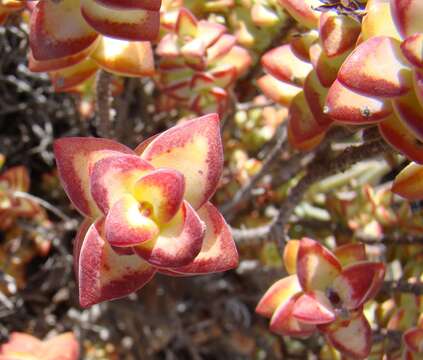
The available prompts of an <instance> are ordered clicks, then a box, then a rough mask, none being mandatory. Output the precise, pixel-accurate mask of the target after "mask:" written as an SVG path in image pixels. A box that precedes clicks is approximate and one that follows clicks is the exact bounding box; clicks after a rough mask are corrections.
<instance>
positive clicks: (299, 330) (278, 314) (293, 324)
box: [270, 294, 316, 337]
mask: <svg viewBox="0 0 423 360" xmlns="http://www.w3.org/2000/svg"><path fill="white" fill-rule="evenodd" d="M299 296H300V294H297V295H294V296H292V297H290V298H287V299H285V301H283V302H281V303H280V304H279V306H278V307H277V309H276V310H275V312H274V313H273V316H272V318H271V320H270V330H271V331H272V332H274V333H276V334H278V335H283V336H299V337H306V336H309V335H311V334H312V333H313V332H314V331H315V330H316V327H315V326H314V325H312V324H305V323H302V322H300V321H298V320H297V319H296V318H295V317H293V316H292V312H293V310H294V307H295V302H296V301H297V299H298V297H299Z"/></svg>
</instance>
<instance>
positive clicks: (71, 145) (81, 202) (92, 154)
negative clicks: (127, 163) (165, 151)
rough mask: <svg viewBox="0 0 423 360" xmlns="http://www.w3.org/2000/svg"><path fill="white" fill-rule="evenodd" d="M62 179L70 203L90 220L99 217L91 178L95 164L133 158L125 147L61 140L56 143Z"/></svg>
mask: <svg viewBox="0 0 423 360" xmlns="http://www.w3.org/2000/svg"><path fill="white" fill-rule="evenodd" d="M53 147H54V154H55V158H56V162H57V167H58V171H59V176H60V178H61V180H62V184H63V187H64V189H65V191H66V194H67V195H68V197H69V199H70V200H71V201H72V203H73V204H74V205H75V207H76V208H77V209H78V210H79V211H80V212H81V213H82V214H85V215H87V216H96V215H98V214H99V213H100V211H99V209H98V207H97V205H96V204H95V202H94V200H93V198H92V197H91V193H90V175H91V171H92V167H93V166H94V164H95V163H96V162H97V161H99V160H101V159H103V158H105V157H107V156H113V155H119V154H120V153H124V154H133V151H132V150H131V149H129V148H127V147H126V146H124V145H122V144H119V143H117V142H115V141H112V140H107V139H98V138H90V137H85V138H79V137H70V138H61V139H58V140H56V141H55V142H54V146H53Z"/></svg>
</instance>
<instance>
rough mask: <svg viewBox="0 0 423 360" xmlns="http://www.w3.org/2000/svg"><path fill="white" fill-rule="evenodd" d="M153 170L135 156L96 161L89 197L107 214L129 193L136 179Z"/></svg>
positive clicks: (121, 155)
mask: <svg viewBox="0 0 423 360" xmlns="http://www.w3.org/2000/svg"><path fill="white" fill-rule="evenodd" d="M153 169H154V168H153V166H151V165H150V164H149V163H148V162H146V161H145V160H143V159H141V158H140V157H139V156H136V155H129V154H124V153H123V154H117V155H115V156H109V157H106V158H104V159H100V160H98V161H97V162H96V163H95V164H94V166H93V168H92V172H91V179H90V189H91V195H92V197H93V199H94V201H95V202H96V204H97V206H98V207H99V208H100V209H101V210H102V211H103V213H104V214H107V212H108V211H109V209H110V208H111V207H112V205H113V203H114V202H116V201H118V200H119V199H120V198H121V197H122V195H123V194H124V193H131V191H132V190H133V187H134V185H135V183H136V181H137V180H138V179H140V178H141V177H142V176H144V175H146V174H147V173H149V172H150V171H152V170H153Z"/></svg>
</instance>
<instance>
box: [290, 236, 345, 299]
mask: <svg viewBox="0 0 423 360" xmlns="http://www.w3.org/2000/svg"><path fill="white" fill-rule="evenodd" d="M340 273H341V264H340V263H339V262H338V260H337V259H336V257H335V256H334V255H333V253H332V252H330V251H329V250H327V249H326V248H324V247H323V246H322V245H321V244H319V243H318V242H317V241H315V240H312V239H308V238H303V239H301V241H300V248H299V249H298V257H297V274H298V279H299V281H300V284H301V286H302V288H303V289H304V291H311V290H321V291H323V292H325V291H326V289H327V288H328V287H330V286H331V285H332V282H333V280H334V279H335V278H336V277H337V276H338V275H339V274H340Z"/></svg>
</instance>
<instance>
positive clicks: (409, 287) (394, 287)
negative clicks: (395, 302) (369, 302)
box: [381, 280, 423, 295]
mask: <svg viewBox="0 0 423 360" xmlns="http://www.w3.org/2000/svg"><path fill="white" fill-rule="evenodd" d="M381 291H385V292H401V293H409V294H414V295H423V282H416V283H409V282H406V281H400V280H399V281H394V280H389V281H385V282H384V283H383V286H382V289H381Z"/></svg>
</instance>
